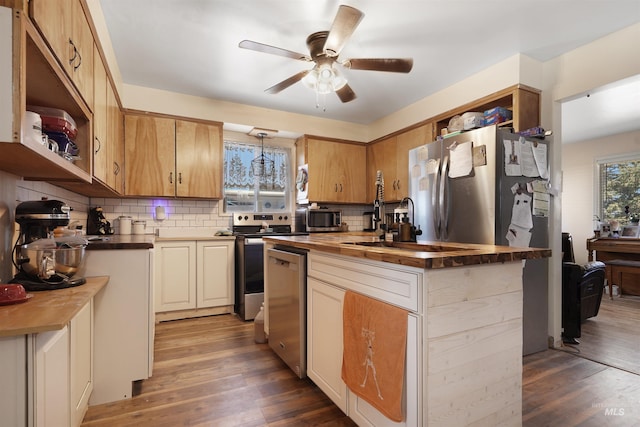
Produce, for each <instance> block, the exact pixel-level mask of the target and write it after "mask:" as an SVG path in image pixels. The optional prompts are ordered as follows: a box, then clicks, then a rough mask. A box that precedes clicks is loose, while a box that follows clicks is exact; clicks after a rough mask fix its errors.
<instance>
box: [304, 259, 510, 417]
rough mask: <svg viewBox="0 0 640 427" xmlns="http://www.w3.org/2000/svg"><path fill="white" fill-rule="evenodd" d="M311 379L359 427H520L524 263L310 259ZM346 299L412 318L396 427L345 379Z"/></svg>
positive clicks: (409, 324) (308, 319) (309, 350)
mask: <svg viewBox="0 0 640 427" xmlns="http://www.w3.org/2000/svg"><path fill="white" fill-rule="evenodd" d="M307 268H308V281H307V322H308V324H307V348H308V360H307V366H308V368H307V371H308V375H309V378H311V379H312V380H313V381H314V382H315V383H316V384H317V385H318V387H319V388H320V389H321V390H322V391H324V392H325V394H327V396H328V397H329V398H331V399H332V400H333V401H334V402H335V403H336V405H337V406H338V407H340V409H342V410H343V411H344V412H345V413H346V414H347V415H348V416H349V417H350V418H352V419H353V420H354V421H355V422H356V423H357V424H358V425H359V426H376V427H379V426H446V427H452V426H467V425H476V424H477V425H505V426H521V424H522V358H521V352H522V262H521V261H519V260H518V261H512V262H496V263H488V264H477V265H460V266H456V267H453V268H416V267H408V266H404V265H401V264H396V263H393V262H382V261H372V260H368V259H366V258H364V257H352V256H345V255H338V254H331V253H327V252H322V251H314V250H311V251H310V253H309V257H308V267H307ZM347 290H351V291H355V292H358V293H360V294H363V295H366V296H369V297H372V298H376V299H378V300H381V301H383V302H387V303H390V304H393V305H396V306H399V307H402V308H405V309H407V310H408V311H409V316H408V320H407V321H408V331H407V352H406V355H407V356H406V362H405V363H406V371H405V389H404V399H403V411H404V415H405V419H404V421H403V422H401V423H395V422H393V421H391V420H389V419H388V418H386V417H385V416H383V415H382V414H381V413H380V412H378V411H377V410H375V409H374V408H373V407H371V406H370V405H369V404H367V403H366V402H364V401H362V400H361V399H359V398H358V397H357V396H356V395H355V394H353V393H352V392H350V391H349V390H348V388H347V386H346V384H345V383H344V382H343V381H342V379H341V365H342V345H343V344H342V327H343V321H342V305H343V299H344V294H345V292H346V291H347Z"/></svg>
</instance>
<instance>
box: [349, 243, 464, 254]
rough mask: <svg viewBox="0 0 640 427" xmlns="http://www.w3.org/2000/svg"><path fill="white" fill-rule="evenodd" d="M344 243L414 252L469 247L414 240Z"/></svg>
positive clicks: (457, 249) (449, 250) (447, 250)
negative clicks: (415, 241) (432, 243)
mask: <svg viewBox="0 0 640 427" xmlns="http://www.w3.org/2000/svg"><path fill="white" fill-rule="evenodd" d="M342 244H344V245H353V246H366V247H373V248H390V249H402V250H406V251H413V252H451V251H466V250H469V248H467V247H459V246H443V245H431V244H426V243H412V242H343V243H342Z"/></svg>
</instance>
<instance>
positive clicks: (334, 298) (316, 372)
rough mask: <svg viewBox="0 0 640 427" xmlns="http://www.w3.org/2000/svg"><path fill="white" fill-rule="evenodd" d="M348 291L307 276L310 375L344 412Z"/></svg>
mask: <svg viewBox="0 0 640 427" xmlns="http://www.w3.org/2000/svg"><path fill="white" fill-rule="evenodd" d="M344 294H345V291H344V290H342V289H339V288H336V287H334V286H330V285H328V284H326V283H324V282H322V281H320V280H317V279H314V278H312V277H308V278H307V352H308V354H307V375H308V376H309V378H311V380H313V382H314V383H316V385H317V386H318V387H319V388H320V390H322V391H323V392H324V393H325V394H326V395H327V396H329V399H331V400H332V401H333V403H335V404H336V406H338V407H339V408H340V409H341V410H342V411H343V412H344V413H347V396H348V394H347V390H348V389H347V385H346V384H345V383H344V381H342V375H341V372H342V307H343V303H344Z"/></svg>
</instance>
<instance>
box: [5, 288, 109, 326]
mask: <svg viewBox="0 0 640 427" xmlns="http://www.w3.org/2000/svg"><path fill="white" fill-rule="evenodd" d="M108 281H109V277H107V276H100V277H87V283H85V284H84V285H80V286H75V287H72V288H65V289H57V290H55V291H38V292H31V293H30V295H33V297H32V298H30V299H29V300H27V301H26V302H23V303H20V304H13V305H4V306H0V337H10V336H17V335H26V334H35V333H38V332H46V331H55V330H59V329H62V328H64V326H65V325H66V324H67V323H69V321H70V320H71V319H72V318H73V316H75V315H76V314H77V313H78V312H79V311H80V309H81V308H82V307H84V306H85V304H86V303H87V302H88V301H89V300H90V299H91V298H93V296H94V295H96V294H97V293H98V292H100V290H101V289H102V288H103V287H104V286H105V285H106V284H107V282H108Z"/></svg>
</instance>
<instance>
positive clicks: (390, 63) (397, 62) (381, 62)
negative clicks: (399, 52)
mask: <svg viewBox="0 0 640 427" xmlns="http://www.w3.org/2000/svg"><path fill="white" fill-rule="evenodd" d="M343 65H344V66H345V67H347V68H351V69H352V70H371V71H389V72H392V73H408V72H409V71H411V69H412V68H413V59H412V58H386V59H385V58H360V59H349V60H347V61H345V62H344V64H343Z"/></svg>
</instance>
